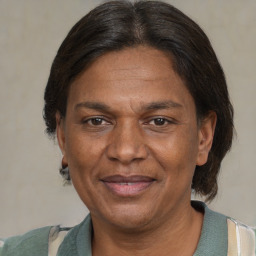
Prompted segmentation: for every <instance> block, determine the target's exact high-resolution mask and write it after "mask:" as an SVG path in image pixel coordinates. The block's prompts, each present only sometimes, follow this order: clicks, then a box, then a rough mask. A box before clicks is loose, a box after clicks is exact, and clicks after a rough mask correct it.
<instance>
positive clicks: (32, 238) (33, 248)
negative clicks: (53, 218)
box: [0, 226, 68, 256]
mask: <svg viewBox="0 0 256 256" xmlns="http://www.w3.org/2000/svg"><path fill="white" fill-rule="evenodd" d="M67 230H68V229H66V228H64V229H62V228H60V227H59V226H49V227H43V228H39V229H35V230H32V231H29V232H28V233H26V234H23V235H20V236H13V237H10V238H7V239H0V256H9V255H15V256H24V255H26V256H30V255H31V256H32V255H33V256H34V255H37V256H48V250H49V249H51V251H53V252H55V245H56V244H57V243H59V242H61V241H62V240H63V234H66V233H67ZM50 244H51V245H52V246H51V248H49V245H50Z"/></svg>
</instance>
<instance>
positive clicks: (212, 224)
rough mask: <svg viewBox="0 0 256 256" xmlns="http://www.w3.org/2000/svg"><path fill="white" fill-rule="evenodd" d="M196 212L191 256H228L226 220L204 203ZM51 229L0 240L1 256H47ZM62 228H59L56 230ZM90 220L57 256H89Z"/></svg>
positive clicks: (69, 237)
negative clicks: (197, 232) (200, 217)
mask: <svg viewBox="0 0 256 256" xmlns="http://www.w3.org/2000/svg"><path fill="white" fill-rule="evenodd" d="M192 205H193V207H194V208H196V209H201V210H203V211H204V213H205V214H204V221H203V227H202V232H201V237H200V240H199V243H198V246H197V249H196V252H195V253H194V256H216V255H218V256H227V252H228V228H227V217H226V216H224V215H222V214H219V213H216V212H214V211H211V210H210V209H209V208H208V207H207V206H206V205H205V204H203V203H201V202H197V201H194V202H192ZM51 228H52V227H45V228H40V229H37V230H33V231H30V232H28V233H26V234H25V235H22V236H16V237H11V238H8V239H6V240H2V246H1V244H0V256H21V255H22V256H35V255H36V256H48V241H49V234H50V230H51ZM61 230H62V229H61V228H59V231H61ZM91 234H92V224H91V217H90V215H88V216H87V217H86V218H85V220H84V221H83V222H82V223H80V224H79V225H77V226H75V227H73V228H71V229H70V230H69V232H68V233H67V235H66V236H65V238H64V240H63V242H62V243H61V244H60V246H59V249H58V253H57V256H91V255H92V253H91Z"/></svg>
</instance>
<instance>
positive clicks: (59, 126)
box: [56, 112, 65, 161]
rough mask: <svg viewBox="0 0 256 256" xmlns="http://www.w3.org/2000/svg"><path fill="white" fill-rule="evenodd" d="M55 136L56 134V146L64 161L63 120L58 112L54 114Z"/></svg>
mask: <svg viewBox="0 0 256 256" xmlns="http://www.w3.org/2000/svg"><path fill="white" fill-rule="evenodd" d="M56 134H57V139H58V144H59V147H60V150H61V152H62V155H63V161H65V131H64V119H63V117H62V116H61V114H60V113H59V112H57V113H56Z"/></svg>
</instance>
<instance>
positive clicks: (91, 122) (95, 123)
mask: <svg viewBox="0 0 256 256" xmlns="http://www.w3.org/2000/svg"><path fill="white" fill-rule="evenodd" d="M84 123H86V124H89V125H91V126H100V125H106V124H109V122H107V121H106V120H105V119H103V118H101V117H93V118H89V119H87V120H85V121H84Z"/></svg>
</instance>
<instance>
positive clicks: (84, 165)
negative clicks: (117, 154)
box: [66, 132, 102, 178]
mask: <svg viewBox="0 0 256 256" xmlns="http://www.w3.org/2000/svg"><path fill="white" fill-rule="evenodd" d="M66 145H67V148H66V154H67V161H68V165H69V168H70V172H71V175H72V174H73V176H77V175H78V176H80V178H81V177H84V178H89V177H90V176H91V175H95V173H94V172H93V170H94V167H95V165H97V163H99V160H100V157H101V155H102V145H101V143H100V142H99V141H98V140H93V141H92V140H91V139H90V137H89V136H85V135H84V134H79V133H76V132H73V134H72V135H71V136H70V137H68V140H67V142H66Z"/></svg>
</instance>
